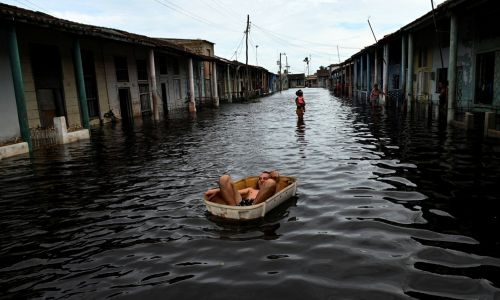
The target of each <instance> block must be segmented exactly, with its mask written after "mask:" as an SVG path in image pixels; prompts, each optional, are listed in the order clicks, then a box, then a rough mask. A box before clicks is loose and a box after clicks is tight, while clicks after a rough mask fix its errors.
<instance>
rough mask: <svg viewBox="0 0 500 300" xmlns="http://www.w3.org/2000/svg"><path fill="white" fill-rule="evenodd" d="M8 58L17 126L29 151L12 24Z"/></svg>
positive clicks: (24, 106)
mask: <svg viewBox="0 0 500 300" xmlns="http://www.w3.org/2000/svg"><path fill="white" fill-rule="evenodd" d="M7 39H8V43H9V58H10V69H11V72H12V81H13V84H14V94H15V96H16V106H17V118H18V119H19V128H20V130H21V137H22V138H23V141H25V142H26V143H28V148H29V151H30V152H31V151H32V150H33V142H32V140H31V134H30V128H29V122H28V111H27V109H26V100H25V98H24V82H23V73H22V71H21V70H22V69H21V59H20V58H19V48H18V46H17V34H16V29H15V27H14V25H10V26H9V28H8V37H7Z"/></svg>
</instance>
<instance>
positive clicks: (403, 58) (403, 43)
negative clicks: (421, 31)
mask: <svg viewBox="0 0 500 300" xmlns="http://www.w3.org/2000/svg"><path fill="white" fill-rule="evenodd" d="M407 63H408V61H407V58H406V37H405V36H404V35H403V36H402V37H401V75H400V77H399V78H400V81H401V82H400V84H401V85H400V88H401V95H402V96H403V100H404V98H405V95H406V76H405V71H406V64H407ZM398 104H399V99H398Z"/></svg>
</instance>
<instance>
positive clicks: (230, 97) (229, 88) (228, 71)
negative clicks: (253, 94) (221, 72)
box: [227, 64, 233, 103]
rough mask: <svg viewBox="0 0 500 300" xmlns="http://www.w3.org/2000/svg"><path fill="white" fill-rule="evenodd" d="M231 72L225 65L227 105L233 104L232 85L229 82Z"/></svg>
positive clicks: (230, 81)
mask: <svg viewBox="0 0 500 300" xmlns="http://www.w3.org/2000/svg"><path fill="white" fill-rule="evenodd" d="M231 79H232V78H231V72H230V68H229V64H228V65H227V93H228V95H227V100H228V102H229V103H232V102H233V85H232V80H231Z"/></svg>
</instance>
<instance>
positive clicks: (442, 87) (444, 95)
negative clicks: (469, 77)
mask: <svg viewBox="0 0 500 300" xmlns="http://www.w3.org/2000/svg"><path fill="white" fill-rule="evenodd" d="M438 87H439V115H440V116H446V110H447V109H448V80H440V81H439V83H438Z"/></svg>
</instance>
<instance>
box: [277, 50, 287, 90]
mask: <svg viewBox="0 0 500 300" xmlns="http://www.w3.org/2000/svg"><path fill="white" fill-rule="evenodd" d="M281 55H286V53H281V52H280V61H279V65H280V77H279V78H280V93H281V91H282V90H283V80H282V78H281Z"/></svg>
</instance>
